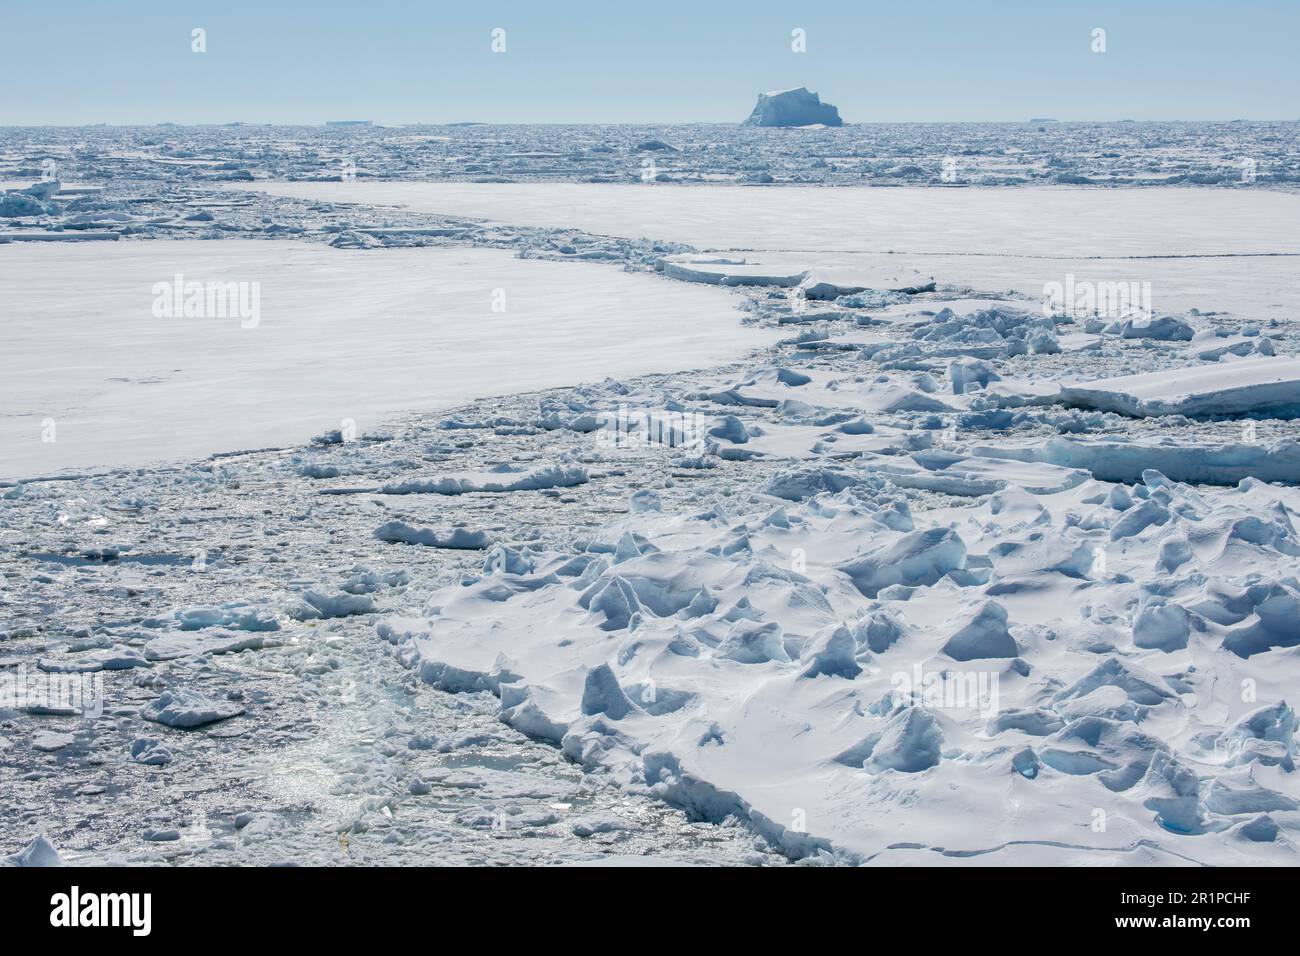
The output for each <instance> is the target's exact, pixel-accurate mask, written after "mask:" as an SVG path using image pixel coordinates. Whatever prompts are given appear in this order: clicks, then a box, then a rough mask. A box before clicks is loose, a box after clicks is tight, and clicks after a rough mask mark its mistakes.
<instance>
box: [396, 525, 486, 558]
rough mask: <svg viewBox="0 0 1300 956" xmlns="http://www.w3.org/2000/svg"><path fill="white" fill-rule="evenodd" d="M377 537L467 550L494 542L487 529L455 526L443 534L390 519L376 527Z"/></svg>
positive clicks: (478, 548)
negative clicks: (472, 529) (479, 529)
mask: <svg viewBox="0 0 1300 956" xmlns="http://www.w3.org/2000/svg"><path fill="white" fill-rule="evenodd" d="M375 537H376V538H378V539H379V540H380V541H388V542H390V543H394V544H422V545H425V546H426V547H430V548H454V549H459V550H467V551H479V550H482V549H483V548H486V547H487V546H488V545H489V544H491V543H492V541H491V539H490V538H489V537H488V535H487V532H486V531H471V530H470V529H468V528H462V527H455V528H452V529H451V531H450V532H448V533H447V534H441V533H439V532H437V531H435V530H434V529H433V528H417V527H415V526H414V525H409V524H407V523H406V522H405V521H389V522H386V523H385V524H382V525H380V526H379V527H378V528H376V529H375Z"/></svg>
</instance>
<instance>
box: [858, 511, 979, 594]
mask: <svg viewBox="0 0 1300 956" xmlns="http://www.w3.org/2000/svg"><path fill="white" fill-rule="evenodd" d="M965 566H966V543H965V542H964V541H962V539H961V536H960V535H959V534H957V532H956V531H953V530H952V529H951V528H930V529H928V530H925V531H914V532H912V533H911V534H905V535H903V536H902V537H901V538H899V539H898V540H897V541H895V542H894V543H892V544H888V545H885V546H883V547H880V548H877V549H876V550H875V551H872V552H871V553H869V554H867V555H865V556H863V557H858V558H854V559H852V560H850V561H847V562H845V563H843V564H841V565H840V566H839V570H841V571H843V572H844V573H845V574H847V575H848V576H849V577H850V578H852V579H853V584H854V585H855V586H856V587H857V589H858V590H859V591H861V592H862V593H863V594H865V595H866V596H867V597H870V598H874V597H875V596H876V595H877V594H879V593H880V592H881V591H882V590H883V589H885V588H887V587H890V586H892V585H895V584H904V585H908V586H910V587H915V586H918V585H923V584H934V583H935V582H936V581H938V580H939V579H940V578H941V577H943V576H944V575H945V574H947V573H948V572H949V571H952V570H954V569H956V568H962V567H965Z"/></svg>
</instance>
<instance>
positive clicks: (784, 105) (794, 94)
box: [744, 86, 844, 126]
mask: <svg viewBox="0 0 1300 956" xmlns="http://www.w3.org/2000/svg"><path fill="white" fill-rule="evenodd" d="M744 125H745V126H817V125H821V126H843V125H844V121H843V120H842V119H840V111H839V110H837V109H836V108H835V107H834V106H832V105H831V104H830V103H823V102H822V101H821V98H820V97H819V96H818V95H817V94H816V93H810V92H809V91H808V90H807V89H806V88H805V87H802V86H801V87H799V88H798V89H796V90H777V91H775V92H773V93H760V94H759V95H758V102H757V103H756V104H755V105H754V112H752V113H750V114H749V119H747V120H745V122H744Z"/></svg>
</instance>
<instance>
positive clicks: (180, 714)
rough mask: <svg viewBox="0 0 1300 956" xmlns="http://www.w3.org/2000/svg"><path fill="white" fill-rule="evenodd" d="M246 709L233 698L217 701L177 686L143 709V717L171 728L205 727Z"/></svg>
mask: <svg viewBox="0 0 1300 956" xmlns="http://www.w3.org/2000/svg"><path fill="white" fill-rule="evenodd" d="M243 712H244V708H243V707H241V706H239V705H238V704H236V703H233V702H232V701H218V700H213V699H211V698H210V697H207V696H205V695H203V694H201V693H199V692H198V691H196V690H191V689H190V688H188V687H177V688H175V689H173V690H165V691H163V692H162V693H161V694H159V695H158V699H157V700H155V701H153V702H152V703H150V704H147V705H146V706H145V707H143V708H142V709H141V710H140V716H141V717H143V718H144V719H145V720H152V721H155V722H156V723H160V724H165V725H167V726H168V727H201V726H203V725H204V724H212V723H216V722H217V721H219V720H229V719H230V718H231V717H238V716H239V715H240V714H242V713H243Z"/></svg>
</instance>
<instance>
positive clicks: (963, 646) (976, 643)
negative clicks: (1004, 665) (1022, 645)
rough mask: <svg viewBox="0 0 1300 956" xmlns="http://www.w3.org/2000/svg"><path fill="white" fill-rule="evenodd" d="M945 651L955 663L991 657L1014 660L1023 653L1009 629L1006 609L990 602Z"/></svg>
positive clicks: (953, 637)
mask: <svg viewBox="0 0 1300 956" xmlns="http://www.w3.org/2000/svg"><path fill="white" fill-rule="evenodd" d="M943 652H944V653H945V654H947V655H948V656H949V657H951V658H952V659H953V660H955V661H974V660H982V659H984V658H988V657H1015V656H1016V655H1017V654H1018V653H1020V651H1019V649H1018V648H1017V647H1016V639H1015V638H1014V637H1012V636H1011V632H1010V631H1009V630H1007V610H1006V608H1004V607H1003V606H1002V605H1001V604H998V603H997V602H996V601H989V602H987V603H986V604H985V605H984V606H983V607H981V608H980V609H979V612H978V613H977V614H976V615H975V616H974V617H973V618H971V620H970V621H969V622H968V623H967V624H966V625H965V626H964V627H963V628H961V630H959V631H958V632H957V633H956V634H954V635H953V636H952V637H950V638H948V643H946V644H944V646H943Z"/></svg>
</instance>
